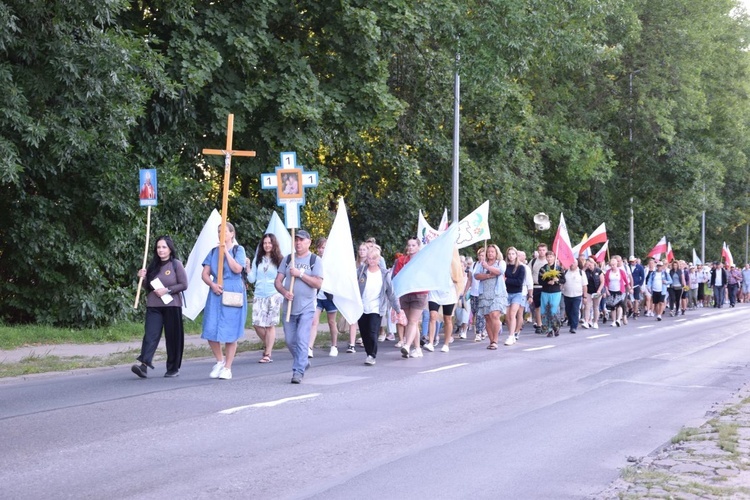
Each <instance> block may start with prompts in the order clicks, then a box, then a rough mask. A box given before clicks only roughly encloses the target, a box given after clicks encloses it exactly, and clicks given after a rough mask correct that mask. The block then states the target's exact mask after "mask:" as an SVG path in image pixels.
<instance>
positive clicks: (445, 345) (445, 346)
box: [440, 344, 451, 352]
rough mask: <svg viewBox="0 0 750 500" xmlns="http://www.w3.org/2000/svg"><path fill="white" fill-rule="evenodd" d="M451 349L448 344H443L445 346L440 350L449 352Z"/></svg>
mask: <svg viewBox="0 0 750 500" xmlns="http://www.w3.org/2000/svg"><path fill="white" fill-rule="evenodd" d="M450 350H451V348H450V347H448V344H443V347H441V348H440V352H449V351H450Z"/></svg>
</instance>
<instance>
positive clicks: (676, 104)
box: [0, 0, 750, 326]
mask: <svg viewBox="0 0 750 500" xmlns="http://www.w3.org/2000/svg"><path fill="white" fill-rule="evenodd" d="M749 36H750V21H749V20H748V17H747V16H746V15H745V13H744V12H743V11H742V10H740V9H739V8H738V5H737V2H736V1H735V0H656V1H654V0H633V1H625V0H484V1H479V0H435V1H430V2H413V1H408V0H387V1H386V0H368V1H363V0H338V1H336V2H319V1H315V0H234V1H222V0H212V1H205V0H140V1H138V0H133V1H126V0H108V1H106V2H102V1H97V0H69V1H66V2H48V1H46V0H4V1H2V0H0V54H2V57H1V58H0V82H1V83H2V91H1V92H2V93H1V94H0V125H1V126H0V188H1V189H2V193H3V196H2V197H1V198H0V211H1V212H2V214H3V217H2V219H1V220H0V274H1V275H2V276H1V278H2V279H1V280H0V318H1V319H2V320H3V321H6V322H10V323H20V322H32V321H35V322H44V323H50V324H59V325H74V326H85V325H93V324H101V323H107V322H112V321H116V320H118V319H121V318H125V317H128V316H130V315H132V314H133V309H132V298H133V296H134V289H135V277H134V276H135V270H136V269H137V268H138V267H139V266H140V263H141V262H140V261H141V259H142V255H143V239H144V230H145V209H141V208H139V207H138V202H137V195H136V193H137V189H136V186H137V180H138V176H137V173H138V170H139V169H140V168H156V169H157V170H158V175H159V188H160V189H159V200H158V201H159V204H158V206H157V207H156V208H155V209H154V210H153V212H152V235H153V236H156V235H158V234H164V233H169V234H172V235H173V236H174V238H175V240H176V242H177V244H178V248H179V250H180V253H181V255H180V256H181V257H182V258H183V259H185V258H186V256H187V253H188V252H189V251H190V247H191V245H192V242H193V241H194V238H195V236H196V234H197V233H198V231H199V230H200V228H201V227H202V224H203V222H204V221H205V219H206V217H207V216H208V214H209V212H210V210H211V209H212V208H214V207H218V206H219V205H220V200H221V192H220V191H221V176H222V174H223V168H222V160H221V159H220V158H211V157H208V158H204V157H203V156H202V155H201V154H200V151H201V149H202V148H221V147H222V146H223V145H224V142H225V140H226V137H225V131H226V120H227V115H228V114H229V113H233V114H234V115H235V121H234V130H235V134H234V140H233V142H234V146H235V148H237V149H252V150H255V151H257V156H256V157H255V158H236V159H235V160H234V161H233V169H232V179H231V199H230V208H229V218H230V220H232V221H234V222H235V223H236V225H237V227H238V237H239V240H240V241H241V242H242V243H243V244H244V245H245V246H247V247H253V246H255V245H256V244H257V239H258V237H259V236H260V233H261V231H262V230H263V229H264V228H265V225H266V224H267V221H268V218H269V215H270V213H271V211H272V210H275V209H278V208H277V207H276V206H275V197H274V195H273V194H272V193H271V192H269V191H262V190H261V189H260V185H259V177H260V174H261V173H264V172H270V171H272V170H273V168H274V166H276V165H277V164H278V162H279V153H280V152H281V151H296V152H297V156H298V161H299V163H300V164H302V165H304V166H305V168H306V169H308V170H317V171H318V172H319V173H320V179H321V183H320V186H319V187H318V188H316V189H314V190H310V191H308V196H307V205H306V206H305V208H304V211H303V224H304V225H305V227H307V228H309V229H310V230H311V232H312V233H313V236H319V235H324V234H325V233H326V232H327V231H328V228H329V227H330V223H331V221H332V219H333V215H334V214H333V210H334V209H335V206H336V199H337V198H338V197H339V196H344V198H345V200H346V202H347V206H348V208H349V214H350V218H351V226H352V231H353V233H354V234H353V236H354V238H355V239H363V238H365V237H367V236H375V237H376V238H378V240H379V241H380V242H381V243H382V244H383V246H384V247H385V249H386V253H387V254H389V255H392V253H393V252H395V251H398V250H399V249H400V248H401V247H402V245H403V243H404V241H405V239H406V238H407V236H408V235H410V234H412V233H413V232H414V230H415V228H416V214H417V211H418V210H419V209H420V208H421V209H422V210H423V211H424V212H425V214H426V215H427V216H428V218H429V219H430V220H431V221H432V222H433V224H435V223H437V219H438V218H439V216H440V214H442V212H443V208H444V207H447V206H450V204H451V200H450V196H451V169H452V167H451V162H452V154H453V119H454V117H453V105H454V102H453V89H454V87H453V85H454V74H455V72H456V71H458V72H459V73H460V75H461V126H460V141H461V142H460V167H461V191H460V212H461V215H463V214H466V213H468V212H469V211H471V210H473V209H474V208H476V207H477V206H478V205H479V204H481V203H482V202H483V201H484V200H485V199H490V200H491V228H492V232H493V239H494V240H495V241H496V242H498V243H499V244H500V245H501V247H505V246H508V245H511V244H513V245H515V246H518V247H522V248H529V247H530V245H531V244H532V243H533V241H534V240H535V239H549V238H550V237H551V235H550V234H535V232H534V225H533V222H532V217H533V215H534V214H535V213H537V212H540V211H544V212H546V213H548V214H551V215H552V218H553V227H554V224H556V222H557V216H558V215H557V214H559V213H560V212H564V213H565V215H566V219H567V221H568V227H569V229H570V231H571V236H572V238H573V239H574V240H575V239H577V238H580V236H581V234H582V233H583V232H584V231H591V230H593V229H594V228H595V227H597V226H598V225H599V224H600V223H601V222H606V223H607V227H608V230H609V231H608V232H609V235H610V247H611V248H612V249H613V251H614V252H618V253H627V252H628V225H629V217H630V211H631V208H632V210H633V212H634V214H635V227H636V252H637V253H638V254H643V253H645V252H646V251H647V250H649V249H650V247H651V246H652V245H653V244H654V243H655V242H656V241H657V240H658V239H659V238H660V237H661V236H662V235H665V234H666V235H667V236H668V237H669V238H670V240H671V241H672V242H673V247H674V249H675V252H676V253H677V255H678V256H679V257H683V258H689V257H690V255H691V249H692V248H693V247H695V248H699V247H700V219H701V213H702V211H704V210H705V211H706V215H707V229H708V239H707V257H708V258H718V256H719V249H720V247H721V243H722V241H725V240H726V241H727V242H728V243H729V244H730V246H731V248H732V249H733V251H734V254H735V258H736V259H737V260H740V259H741V258H742V257H743V256H744V247H745V227H746V224H747V223H748V222H750V196H749V193H748V181H749V180H750V161H748V157H749V156H750V142H749V139H748V137H747V136H748V134H747V129H748V123H747V122H748V118H747V117H748V116H750V113H748V111H750V101H749V100H748V81H749V79H748V77H749V76H750V75H749V74H748V61H749V59H748V57H749V56H748V52H747V48H748V37H749ZM631 199H632V200H633V201H632V203H631Z"/></svg>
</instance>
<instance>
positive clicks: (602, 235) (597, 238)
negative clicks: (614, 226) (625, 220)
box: [579, 223, 607, 254]
mask: <svg viewBox="0 0 750 500" xmlns="http://www.w3.org/2000/svg"><path fill="white" fill-rule="evenodd" d="M605 241H607V227H606V226H605V225H604V223H602V225H601V226H599V227H597V228H596V231H594V232H593V233H591V236H589V237H588V239H586V242H585V243H583V244H582V245H581V248H580V250H579V252H581V254H583V253H585V252H586V250H587V249H588V248H590V247H592V246H594V245H598V244H599V243H604V242H605Z"/></svg>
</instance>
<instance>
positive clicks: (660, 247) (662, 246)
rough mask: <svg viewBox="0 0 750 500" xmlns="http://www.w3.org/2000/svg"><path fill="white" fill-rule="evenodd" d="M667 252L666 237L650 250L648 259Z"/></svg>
mask: <svg viewBox="0 0 750 500" xmlns="http://www.w3.org/2000/svg"><path fill="white" fill-rule="evenodd" d="M666 251H667V237H666V236H662V237H661V239H660V240H659V243H657V244H656V246H655V247H654V248H652V249H651V251H650V252H649V253H648V257H658V256H659V255H661V254H662V253H663V252H666Z"/></svg>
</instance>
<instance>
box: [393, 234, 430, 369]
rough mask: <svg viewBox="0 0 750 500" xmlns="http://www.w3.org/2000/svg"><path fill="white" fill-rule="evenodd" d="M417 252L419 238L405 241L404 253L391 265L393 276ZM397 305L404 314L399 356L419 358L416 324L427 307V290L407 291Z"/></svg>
mask: <svg viewBox="0 0 750 500" xmlns="http://www.w3.org/2000/svg"><path fill="white" fill-rule="evenodd" d="M417 252H419V240H417V239H416V238H410V239H409V241H407V242H406V255H401V256H400V257H399V258H398V259H397V260H396V263H395V264H394V266H393V278H395V277H396V276H397V275H398V273H399V272H400V271H401V270H402V269H403V268H404V266H406V265H407V264H408V263H409V261H410V260H411V258H412V257H413V256H414V255H416V253H417ZM399 305H400V306H401V309H402V310H403V311H404V314H405V315H406V326H405V327H404V343H403V345H402V346H401V356H402V357H404V358H421V357H422V355H423V354H422V348H421V347H420V345H419V332H418V325H419V321H420V320H421V318H422V311H424V310H425V309H426V308H427V291H419V292H412V293H407V294H405V295H404V296H402V297H399ZM412 344H413V345H414V350H413V351H411V352H409V347H410V346H411V345H412Z"/></svg>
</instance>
